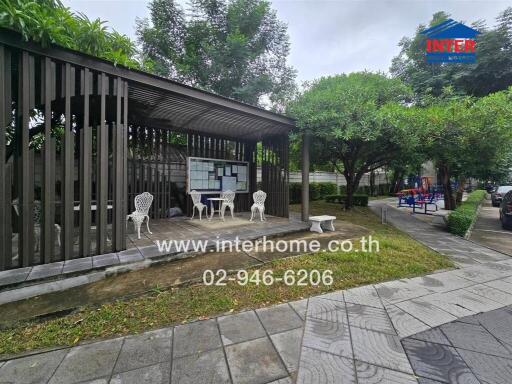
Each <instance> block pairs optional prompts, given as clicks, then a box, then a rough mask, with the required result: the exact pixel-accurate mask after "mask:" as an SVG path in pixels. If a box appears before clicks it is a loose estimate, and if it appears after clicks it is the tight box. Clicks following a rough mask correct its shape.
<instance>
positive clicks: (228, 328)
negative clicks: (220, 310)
mask: <svg viewBox="0 0 512 384" xmlns="http://www.w3.org/2000/svg"><path fill="white" fill-rule="evenodd" d="M217 320H218V322H219V328H220V337H221V339H222V343H223V344H224V345H230V344H235V343H239V342H241V341H247V340H252V339H258V338H260V337H263V336H265V330H264V329H263V326H262V325H261V323H260V321H259V319H258V317H257V316H256V313H255V312H254V311H247V312H242V313H237V314H234V315H228V316H222V317H219V318H218V319H217Z"/></svg>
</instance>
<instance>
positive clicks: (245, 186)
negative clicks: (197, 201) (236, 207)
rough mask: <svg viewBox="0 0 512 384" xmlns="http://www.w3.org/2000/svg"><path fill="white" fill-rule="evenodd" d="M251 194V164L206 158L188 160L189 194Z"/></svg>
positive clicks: (190, 158)
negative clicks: (231, 192)
mask: <svg viewBox="0 0 512 384" xmlns="http://www.w3.org/2000/svg"><path fill="white" fill-rule="evenodd" d="M193 190H196V191H198V192H203V193H220V192H223V191H228V190H229V191H233V192H236V193H248V192H249V162H247V161H232V160H222V159H209V158H205V157H188V158H187V192H190V191H193Z"/></svg>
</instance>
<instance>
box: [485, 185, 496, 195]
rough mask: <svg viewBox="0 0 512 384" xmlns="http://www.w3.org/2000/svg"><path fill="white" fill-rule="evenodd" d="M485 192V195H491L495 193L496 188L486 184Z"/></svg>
mask: <svg viewBox="0 0 512 384" xmlns="http://www.w3.org/2000/svg"><path fill="white" fill-rule="evenodd" d="M485 190H486V191H487V193H493V192H494V191H496V186H495V185H494V184H486V185H485Z"/></svg>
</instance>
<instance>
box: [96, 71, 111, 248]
mask: <svg viewBox="0 0 512 384" xmlns="http://www.w3.org/2000/svg"><path fill="white" fill-rule="evenodd" d="M107 87H108V77H107V76H106V75H105V74H104V73H102V74H101V75H100V77H99V79H98V91H99V94H100V124H99V126H98V130H97V133H96V136H97V149H96V167H97V170H96V204H97V205H98V209H97V211H96V253H97V254H103V253H105V252H106V250H107V220H108V215H107V213H108V212H107V211H108V210H107V199H108V180H109V178H108V127H107V126H106V124H105V113H106V111H105V109H106V106H105V104H106V93H107Z"/></svg>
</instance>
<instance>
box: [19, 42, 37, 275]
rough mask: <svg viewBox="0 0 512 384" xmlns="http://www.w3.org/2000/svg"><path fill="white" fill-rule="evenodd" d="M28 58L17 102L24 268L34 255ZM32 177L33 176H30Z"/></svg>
mask: <svg viewBox="0 0 512 384" xmlns="http://www.w3.org/2000/svg"><path fill="white" fill-rule="evenodd" d="M29 67H30V57H29V54H28V52H26V51H23V52H22V55H21V62H20V70H19V73H20V81H19V93H18V101H19V103H20V107H19V111H20V112H21V116H20V117H19V122H20V124H19V125H18V126H17V129H18V130H19V138H20V143H19V151H20V163H19V164H20V169H19V172H20V173H19V177H18V180H19V186H18V193H19V197H20V198H19V208H20V219H21V220H20V229H19V244H18V249H19V255H20V256H19V257H20V260H21V265H20V266H23V267H26V266H28V265H30V264H32V257H33V253H34V247H33V241H32V240H33V235H34V230H33V212H32V205H33V201H30V196H31V193H30V179H31V174H30V154H29V122H30V115H29V113H30V91H31V87H33V84H30V68H29ZM32 176H33V175H32Z"/></svg>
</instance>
